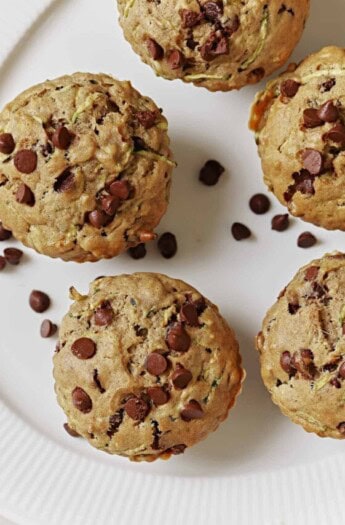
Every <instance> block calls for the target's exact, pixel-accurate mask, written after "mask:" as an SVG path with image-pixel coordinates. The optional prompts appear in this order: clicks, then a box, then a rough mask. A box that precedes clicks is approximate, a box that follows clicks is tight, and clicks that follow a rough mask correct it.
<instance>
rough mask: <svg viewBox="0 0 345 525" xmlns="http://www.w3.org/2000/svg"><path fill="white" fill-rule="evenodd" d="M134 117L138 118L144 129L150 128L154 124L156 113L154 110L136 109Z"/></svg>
mask: <svg viewBox="0 0 345 525" xmlns="http://www.w3.org/2000/svg"><path fill="white" fill-rule="evenodd" d="M136 117H137V119H138V122H139V123H140V124H141V125H142V126H143V127H144V128H145V129H150V128H152V126H153V125H154V123H155V121H156V118H157V113H156V112H155V111H149V110H145V111H138V112H137V113H136Z"/></svg>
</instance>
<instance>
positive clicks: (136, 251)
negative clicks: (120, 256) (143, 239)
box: [128, 243, 147, 260]
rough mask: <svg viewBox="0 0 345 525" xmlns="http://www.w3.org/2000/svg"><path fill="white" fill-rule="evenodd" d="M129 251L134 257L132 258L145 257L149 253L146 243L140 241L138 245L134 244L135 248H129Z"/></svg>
mask: <svg viewBox="0 0 345 525" xmlns="http://www.w3.org/2000/svg"><path fill="white" fill-rule="evenodd" d="M128 253H129V255H130V256H131V257H132V259H135V260H138V259H143V258H144V257H145V256H146V254H147V250H146V246H145V244H144V243H140V244H138V245H137V246H134V247H133V248H129V250H128Z"/></svg>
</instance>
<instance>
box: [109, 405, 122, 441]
mask: <svg viewBox="0 0 345 525" xmlns="http://www.w3.org/2000/svg"><path fill="white" fill-rule="evenodd" d="M123 413H124V409H123V408H120V410H118V411H117V412H115V414H113V415H112V416H110V418H109V428H108V430H107V436H109V437H110V438H112V437H113V435H114V434H116V432H118V431H119V428H120V425H121V423H122V421H123Z"/></svg>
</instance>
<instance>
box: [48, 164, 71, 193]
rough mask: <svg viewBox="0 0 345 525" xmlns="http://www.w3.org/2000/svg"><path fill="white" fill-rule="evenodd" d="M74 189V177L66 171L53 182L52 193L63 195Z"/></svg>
mask: <svg viewBox="0 0 345 525" xmlns="http://www.w3.org/2000/svg"><path fill="white" fill-rule="evenodd" d="M74 187H75V177H74V174H73V173H72V172H71V171H70V170H69V169H66V170H65V171H64V172H63V173H61V175H59V176H58V177H57V179H56V180H55V182H54V186H53V188H54V191H57V192H58V193H64V192H65V191H70V190H72V189H73V188H74Z"/></svg>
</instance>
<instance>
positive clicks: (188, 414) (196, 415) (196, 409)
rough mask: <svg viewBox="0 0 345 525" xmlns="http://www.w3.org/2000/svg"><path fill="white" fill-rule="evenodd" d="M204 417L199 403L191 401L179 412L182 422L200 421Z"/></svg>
mask: <svg viewBox="0 0 345 525" xmlns="http://www.w3.org/2000/svg"><path fill="white" fill-rule="evenodd" d="M202 417H204V411H203V409H202V408H201V405H200V403H198V402H197V401H195V399H191V401H189V402H188V403H187V404H186V405H185V407H184V408H183V409H182V410H181V418H182V419H183V421H191V420H192V419H201V418H202Z"/></svg>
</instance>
